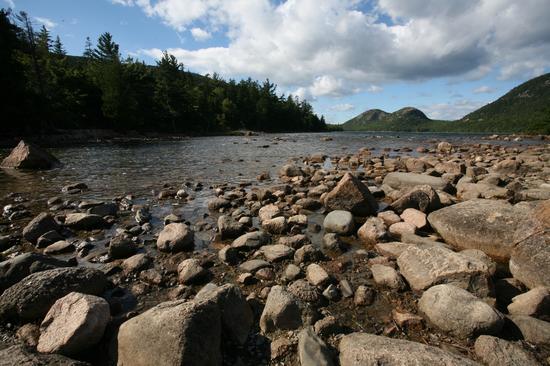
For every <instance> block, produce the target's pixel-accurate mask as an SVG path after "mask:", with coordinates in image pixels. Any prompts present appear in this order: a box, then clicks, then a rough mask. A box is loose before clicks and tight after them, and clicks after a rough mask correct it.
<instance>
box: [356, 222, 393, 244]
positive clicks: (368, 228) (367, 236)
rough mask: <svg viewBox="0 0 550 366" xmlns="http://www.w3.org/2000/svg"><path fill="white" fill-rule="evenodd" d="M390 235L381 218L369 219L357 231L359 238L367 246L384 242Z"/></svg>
mask: <svg viewBox="0 0 550 366" xmlns="http://www.w3.org/2000/svg"><path fill="white" fill-rule="evenodd" d="M387 235H388V232H387V230H386V225H385V223H384V220H382V219H381V218H379V217H369V218H368V219H367V221H365V223H364V224H363V225H362V226H361V227H360V228H359V230H358V231H357V236H358V237H359V239H361V241H362V242H363V243H365V244H367V245H373V244H376V243H378V242H379V241H381V240H384V239H385V238H386V237H387Z"/></svg>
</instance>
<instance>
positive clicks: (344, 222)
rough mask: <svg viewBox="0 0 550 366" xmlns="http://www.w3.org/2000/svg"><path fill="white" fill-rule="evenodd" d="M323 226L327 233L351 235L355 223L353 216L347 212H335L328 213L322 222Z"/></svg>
mask: <svg viewBox="0 0 550 366" xmlns="http://www.w3.org/2000/svg"><path fill="white" fill-rule="evenodd" d="M323 226H324V228H325V231H326V232H327V233H336V234H341V235H348V234H351V233H352V231H353V229H354V227H355V222H354V221H353V215H352V214H351V212H349V211H342V210H335V211H332V212H329V214H328V215H327V216H326V217H325V220H324V221H323Z"/></svg>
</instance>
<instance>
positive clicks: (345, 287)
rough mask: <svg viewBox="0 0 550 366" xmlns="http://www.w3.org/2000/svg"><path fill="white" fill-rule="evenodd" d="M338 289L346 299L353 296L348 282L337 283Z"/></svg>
mask: <svg viewBox="0 0 550 366" xmlns="http://www.w3.org/2000/svg"><path fill="white" fill-rule="evenodd" d="M338 288H339V289H340V292H341V293H342V296H343V297H345V298H348V297H352V296H353V287H351V283H349V281H348V280H346V279H343V280H340V283H338Z"/></svg>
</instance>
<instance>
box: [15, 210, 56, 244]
mask: <svg viewBox="0 0 550 366" xmlns="http://www.w3.org/2000/svg"><path fill="white" fill-rule="evenodd" d="M59 229H60V226H59V225H58V224H57V222H56V221H55V220H54V218H53V216H51V215H50V214H49V213H47V212H42V213H41V214H39V215H38V216H36V217H35V218H34V219H32V220H31V222H29V223H28V225H27V226H25V228H24V229H23V237H24V238H25V239H27V240H28V241H30V242H31V243H33V244H35V243H36V241H37V240H38V238H39V237H40V236H41V235H43V234H45V233H47V232H48V231H52V230H54V231H58V230H59Z"/></svg>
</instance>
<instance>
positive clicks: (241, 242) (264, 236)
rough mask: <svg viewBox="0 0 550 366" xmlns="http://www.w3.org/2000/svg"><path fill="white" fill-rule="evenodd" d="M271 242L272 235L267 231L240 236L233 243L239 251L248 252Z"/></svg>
mask: <svg viewBox="0 0 550 366" xmlns="http://www.w3.org/2000/svg"><path fill="white" fill-rule="evenodd" d="M270 242H271V235H269V234H268V233H266V232H265V231H253V232H251V233H246V234H244V235H241V236H239V237H238V238H237V239H235V240H234V241H233V243H231V246H232V247H233V248H236V249H238V250H243V251H248V250H252V249H258V248H260V247H261V246H263V245H266V244H269V243H270Z"/></svg>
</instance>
